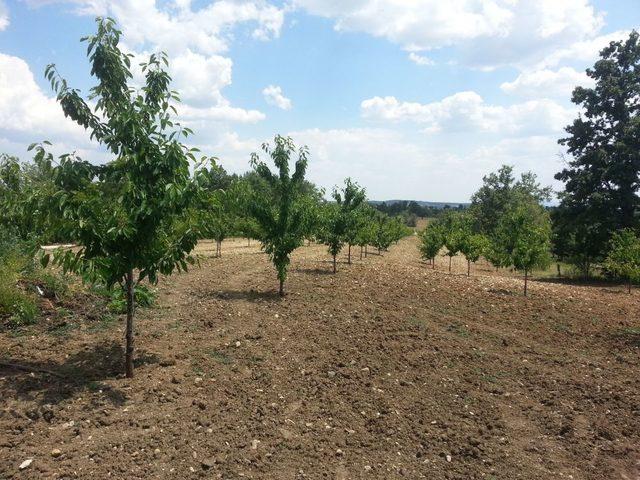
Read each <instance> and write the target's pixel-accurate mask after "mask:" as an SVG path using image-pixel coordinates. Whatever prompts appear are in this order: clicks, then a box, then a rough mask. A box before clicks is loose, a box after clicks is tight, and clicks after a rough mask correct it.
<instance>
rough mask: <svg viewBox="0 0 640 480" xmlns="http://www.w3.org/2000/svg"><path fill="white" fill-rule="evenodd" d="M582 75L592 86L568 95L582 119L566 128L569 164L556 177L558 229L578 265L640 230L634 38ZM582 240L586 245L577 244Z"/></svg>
mask: <svg viewBox="0 0 640 480" xmlns="http://www.w3.org/2000/svg"><path fill="white" fill-rule="evenodd" d="M587 75H588V76H589V77H591V78H592V79H593V80H594V81H595V86H594V87H593V88H584V87H577V88H576V89H575V90H574V91H573V96H572V101H573V103H575V104H576V105H579V106H580V107H581V111H582V113H581V114H580V115H579V117H578V118H577V119H576V120H574V122H573V124H571V125H569V126H568V127H567V128H566V131H567V134H568V135H567V136H566V137H565V138H562V139H560V140H559V143H560V144H561V145H564V146H565V147H566V148H567V152H568V153H569V154H570V155H571V160H570V161H569V162H568V164H567V166H566V168H564V169H563V170H562V171H561V172H559V173H558V174H556V179H558V180H561V181H562V182H564V183H565V191H564V193H562V194H561V197H560V198H561V204H560V209H561V210H562V215H560V216H559V217H558V220H559V221H560V222H561V223H559V224H558V225H559V227H560V228H561V229H562V230H563V236H564V237H565V238H567V237H568V236H569V235H571V234H572V233H573V236H574V239H575V241H574V242H573V243H570V244H568V245H567V248H569V249H570V252H569V253H570V257H583V261H582V263H583V264H591V263H593V262H597V261H600V260H602V259H603V258H604V256H605V254H606V250H607V246H608V242H609V239H610V237H611V235H612V233H613V232H615V231H617V230H619V229H623V228H637V227H638V226H640V218H639V216H638V211H639V206H640V198H639V197H638V188H639V186H640V184H639V171H640V36H639V35H638V32H636V31H633V32H631V34H630V35H629V38H627V39H626V40H622V41H617V42H611V43H610V44H609V46H608V47H606V48H604V49H603V50H602V51H601V52H600V59H599V60H598V61H597V62H596V63H595V65H594V66H593V67H592V68H589V69H588V70H587ZM585 226H588V227H589V231H588V232H586V231H584V227H585ZM585 235H588V236H589V242H588V245H585V244H584V242H583V241H581V239H580V237H584V236H585ZM583 249H584V250H583ZM585 256H586V257H588V261H585V259H584V257H585Z"/></svg>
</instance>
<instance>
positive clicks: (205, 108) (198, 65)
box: [0, 0, 285, 130]
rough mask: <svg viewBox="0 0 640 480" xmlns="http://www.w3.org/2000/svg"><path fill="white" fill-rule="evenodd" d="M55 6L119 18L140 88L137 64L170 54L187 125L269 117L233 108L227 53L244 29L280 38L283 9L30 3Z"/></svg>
mask: <svg viewBox="0 0 640 480" xmlns="http://www.w3.org/2000/svg"><path fill="white" fill-rule="evenodd" d="M0 1H2V0H0ZM54 2H55V3H63V4H70V5H73V7H74V11H75V12H76V13H77V14H80V15H109V16H112V17H114V18H115V19H116V21H117V22H118V27H119V28H120V29H121V30H122V32H123V38H122V41H121V46H122V48H123V50H124V51H126V52H127V53H130V54H133V55H134V59H133V61H132V71H133V74H134V83H135V84H137V85H138V86H140V85H141V84H142V83H143V80H144V76H143V74H142V72H141V70H140V68H139V67H138V64H139V63H140V62H143V61H146V60H147V58H148V56H149V54H150V53H152V52H156V51H158V50H163V51H165V52H167V53H168V54H169V62H170V68H169V73H170V74H171V76H172V78H173V82H172V88H174V89H175V90H177V91H178V93H179V94H180V97H181V100H182V102H183V103H182V104H181V105H180V106H179V113H180V120H181V121H183V123H185V124H189V125H190V126H199V127H200V128H202V129H205V130H206V129H209V128H213V127H214V125H215V126H218V125H219V124H220V123H221V122H232V123H254V122H258V121H261V120H263V119H264V118H265V115H264V114H263V113H262V112H260V111H258V110H255V109H244V108H241V107H239V106H234V105H231V103H230V102H229V101H228V100H227V99H226V98H225V96H224V93H223V91H224V89H225V88H226V87H228V86H229V85H231V83H232V68H233V62H232V60H231V59H230V58H228V57H227V56H224V55H222V54H223V53H224V52H226V51H227V50H228V48H229V44H230V42H231V41H233V39H234V38H235V35H236V33H237V32H236V31H235V28H236V27H237V26H239V25H241V24H243V25H244V24H247V25H249V26H250V27H252V28H253V30H252V31H251V37H252V38H255V39H258V40H268V39H270V38H274V37H278V36H279V35H280V30H281V28H282V25H283V22H284V12H285V9H284V8H282V9H281V8H278V7H276V6H273V5H271V4H269V3H268V2H267V1H266V0H216V1H211V2H209V3H207V4H205V5H204V6H199V7H196V6H195V5H192V3H191V2H190V1H189V0H177V1H173V2H167V3H161V2H157V1H156V0H114V1H106V0H30V3H31V4H32V5H35V6H37V5H40V4H47V3H54Z"/></svg>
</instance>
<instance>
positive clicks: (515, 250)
mask: <svg viewBox="0 0 640 480" xmlns="http://www.w3.org/2000/svg"><path fill="white" fill-rule="evenodd" d="M550 195H551V190H550V189H549V188H543V187H541V186H540V185H539V184H538V183H537V181H536V176H535V175H534V174H533V173H530V172H529V173H525V174H523V175H522V176H521V177H520V179H518V180H516V178H515V177H514V175H513V168H512V167H510V166H507V165H505V166H503V167H502V168H501V169H500V170H499V171H498V172H496V173H492V174H490V175H488V176H486V177H484V179H483V186H482V187H481V188H480V189H479V190H478V191H477V192H476V193H475V194H474V195H473V197H472V202H471V205H470V207H469V208H468V209H466V210H464V211H448V212H445V213H444V214H442V215H441V216H440V217H439V218H437V219H436V220H434V221H432V222H430V223H429V225H428V226H427V227H426V228H425V230H424V231H423V232H422V234H421V242H420V253H421V255H422V257H423V258H424V259H425V260H428V261H429V262H431V265H432V267H434V268H435V258H436V256H437V255H438V254H439V253H440V251H441V250H442V249H443V248H444V249H445V255H446V256H448V257H449V272H451V261H452V259H453V257H454V256H456V255H458V254H462V255H464V257H465V259H466V260H467V275H470V273H471V264H472V263H475V262H477V261H478V260H479V259H480V257H484V258H486V259H487V260H488V261H490V262H491V263H492V264H493V265H494V266H495V267H496V268H505V267H511V268H515V269H516V270H520V271H522V272H523V273H524V294H525V295H527V286H528V278H529V274H530V272H531V271H532V270H533V269H535V268H545V267H546V266H548V264H549V262H550V261H551V255H550V250H551V219H550V216H549V213H548V212H547V210H546V209H545V208H544V207H543V206H542V202H544V201H547V200H549V198H550Z"/></svg>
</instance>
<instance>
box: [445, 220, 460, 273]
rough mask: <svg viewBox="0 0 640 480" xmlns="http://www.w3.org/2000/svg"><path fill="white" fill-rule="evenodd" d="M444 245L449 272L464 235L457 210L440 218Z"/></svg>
mask: <svg viewBox="0 0 640 480" xmlns="http://www.w3.org/2000/svg"><path fill="white" fill-rule="evenodd" d="M440 225H441V228H442V235H443V240H444V246H445V247H446V248H447V256H448V257H449V273H451V262H452V260H453V257H455V256H456V255H457V254H458V252H460V248H461V247H462V243H463V240H464V236H465V231H464V227H465V226H464V220H463V218H462V216H461V214H460V213H458V212H447V214H445V215H443V216H442V217H441V218H440Z"/></svg>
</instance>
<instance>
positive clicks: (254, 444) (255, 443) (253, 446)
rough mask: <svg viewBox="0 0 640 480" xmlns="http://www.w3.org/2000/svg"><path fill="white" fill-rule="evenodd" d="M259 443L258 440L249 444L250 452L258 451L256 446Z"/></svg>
mask: <svg viewBox="0 0 640 480" xmlns="http://www.w3.org/2000/svg"><path fill="white" fill-rule="evenodd" d="M259 443H260V440H253V441H252V442H251V450H257V449H258V444H259Z"/></svg>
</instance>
